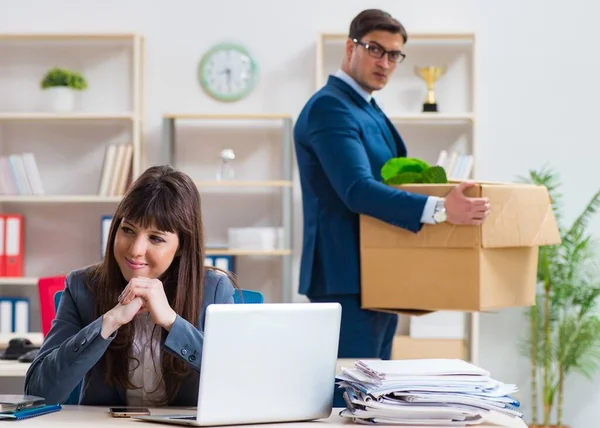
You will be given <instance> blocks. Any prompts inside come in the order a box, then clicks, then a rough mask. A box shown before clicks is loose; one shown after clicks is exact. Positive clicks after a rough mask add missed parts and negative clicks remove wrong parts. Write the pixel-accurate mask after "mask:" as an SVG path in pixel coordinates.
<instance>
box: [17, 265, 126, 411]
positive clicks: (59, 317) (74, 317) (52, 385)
mask: <svg viewBox="0 0 600 428" xmlns="http://www.w3.org/2000/svg"><path fill="white" fill-rule="evenodd" d="M78 280H79V279H78V278H75V279H73V277H72V276H71V275H70V276H68V277H67V281H66V287H65V290H64V291H63V294H62V296H61V299H60V303H59V305H58V309H57V311H56V318H55V319H54V320H53V321H52V327H51V328H50V331H49V332H48V335H47V336H46V338H45V339H44V343H43V344H42V347H41V348H40V351H39V352H38V354H37V356H36V358H35V359H34V361H33V362H32V364H31V366H30V367H29V369H28V370H27V374H26V375H25V394H31V395H37V396H40V397H44V398H45V399H46V403H47V404H61V403H64V402H65V401H66V400H67V398H68V397H69V394H70V393H71V392H72V391H73V390H74V389H75V387H76V386H77V384H78V383H79V382H80V381H81V380H82V379H83V378H84V376H85V374H86V373H87V372H88V371H89V370H90V369H92V367H94V365H95V364H96V363H97V362H98V361H99V360H100V358H101V357H102V356H103V355H104V353H105V352H106V350H107V348H108V346H109V344H110V343H111V341H112V340H113V339H114V338H115V337H116V334H117V333H116V332H115V333H113V334H112V335H111V336H110V337H108V338H107V339H104V338H103V337H102V336H101V335H100V331H101V330H102V318H103V317H102V316H101V317H99V318H97V319H96V320H95V321H93V322H92V323H90V324H89V325H87V326H84V325H83V323H82V321H81V317H80V314H79V310H78V308H77V305H76V303H75V302H76V299H75V298H74V296H73V294H74V293H76V287H72V284H71V281H78ZM78 285H79V286H83V284H78Z"/></svg>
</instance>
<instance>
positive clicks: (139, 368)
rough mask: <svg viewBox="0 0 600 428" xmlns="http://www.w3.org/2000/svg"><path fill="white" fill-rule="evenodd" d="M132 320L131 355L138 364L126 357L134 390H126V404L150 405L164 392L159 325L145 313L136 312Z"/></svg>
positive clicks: (160, 397) (158, 399) (159, 398)
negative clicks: (133, 329) (133, 323)
mask: <svg viewBox="0 0 600 428" xmlns="http://www.w3.org/2000/svg"><path fill="white" fill-rule="evenodd" d="M133 322H135V337H134V340H133V356H134V357H135V358H137V360H139V364H138V362H137V361H135V360H130V362H129V379H130V380H131V383H132V384H133V385H135V386H137V387H138V389H128V390H127V393H126V395H127V405H128V406H143V407H151V406H153V405H154V403H156V402H157V401H160V400H161V399H162V398H163V394H164V385H163V384H161V379H162V369H161V359H160V340H161V330H162V328H161V327H159V326H156V324H154V322H153V321H152V318H151V317H150V314H149V313H144V314H139V315H136V316H135V318H134V320H133ZM153 330H154V337H153V338H152V334H153ZM151 338H152V340H151Z"/></svg>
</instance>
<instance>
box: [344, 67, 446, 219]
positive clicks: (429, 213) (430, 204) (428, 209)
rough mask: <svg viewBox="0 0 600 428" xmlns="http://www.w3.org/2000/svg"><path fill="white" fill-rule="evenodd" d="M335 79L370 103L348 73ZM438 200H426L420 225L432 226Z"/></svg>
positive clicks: (433, 197) (369, 96)
mask: <svg viewBox="0 0 600 428" xmlns="http://www.w3.org/2000/svg"><path fill="white" fill-rule="evenodd" d="M335 77H337V78H339V79H341V80H343V81H344V82H346V83H347V84H348V85H349V86H350V87H351V88H352V89H354V90H355V91H356V92H357V93H358V94H359V95H360V96H361V97H363V98H364V99H365V101H367V102H368V103H370V102H371V98H372V95H371V94H370V93H369V92H367V91H366V90H365V88H363V87H362V86H360V85H359V84H358V83H357V82H356V80H354V79H353V78H352V77H351V76H350V75H348V73H346V72H345V71H344V70H341V69H340V70H338V71H336V72H335ZM439 199H440V198H438V197H435V196H429V197H428V198H427V202H426V203H425V207H424V208H423V214H422V215H421V223H430V224H434V223H435V220H434V219H433V214H434V212H435V205H436V203H437V201H438V200H439Z"/></svg>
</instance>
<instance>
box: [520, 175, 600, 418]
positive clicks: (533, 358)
mask: <svg viewBox="0 0 600 428" xmlns="http://www.w3.org/2000/svg"><path fill="white" fill-rule="evenodd" d="M521 180H522V181H526V182H529V183H533V184H538V185H543V186H546V188H547V189H548V192H549V194H550V197H551V199H552V207H553V210H554V213H555V216H556V219H557V222H558V225H559V230H560V234H561V238H562V242H561V243H560V244H558V245H551V246H545V247H540V248H539V261H538V273H537V279H538V284H539V287H538V294H537V298H536V304H535V305H534V306H532V307H531V308H529V310H528V311H527V317H528V320H529V332H528V334H527V335H526V339H525V340H524V343H523V345H524V346H523V348H522V352H523V354H524V356H526V357H528V358H529V360H530V369H531V405H532V420H531V425H530V426H531V427H561V426H563V425H562V423H563V421H562V415H563V398H564V384H565V380H566V378H567V377H568V376H569V375H570V374H572V373H579V374H581V375H583V376H585V377H587V378H591V377H592V375H593V374H594V372H595V371H596V370H597V369H598V365H599V363H600V318H599V316H598V314H597V312H596V310H597V306H596V304H597V298H598V296H599V295H600V276H599V275H598V269H597V265H596V262H597V260H598V252H597V251H596V250H597V248H596V242H595V240H594V239H593V237H592V236H591V234H590V233H589V232H588V230H587V226H588V223H589V221H590V219H591V218H592V216H593V215H594V214H595V213H596V212H597V210H598V209H599V208H600V191H597V192H596V193H595V194H594V195H593V196H592V198H591V199H590V200H589V202H588V203H587V205H586V206H585V207H584V209H583V211H581V213H580V214H579V215H578V216H577V217H576V218H575V220H574V221H573V222H572V223H571V224H570V225H568V226H565V224H564V218H563V213H562V205H561V202H562V195H561V194H560V192H559V187H560V181H559V178H558V175H557V174H556V173H555V172H554V171H553V170H551V169H548V168H543V169H541V170H540V171H530V172H529V177H525V178H522V179H521ZM540 405H541V409H540ZM540 410H541V420H538V418H539V416H540V415H539V413H540ZM553 414H555V415H556V417H555V420H556V422H555V424H554V425H551V419H552V415H553Z"/></svg>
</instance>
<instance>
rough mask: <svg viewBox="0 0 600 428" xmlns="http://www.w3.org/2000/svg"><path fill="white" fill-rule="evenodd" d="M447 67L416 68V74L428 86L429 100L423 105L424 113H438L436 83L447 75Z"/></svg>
mask: <svg viewBox="0 0 600 428" xmlns="http://www.w3.org/2000/svg"><path fill="white" fill-rule="evenodd" d="M446 70H447V67H446V66H433V65H431V66H428V67H418V66H417V67H415V74H416V75H417V76H419V77H420V78H421V79H423V80H424V81H425V83H426V84H427V98H426V99H425V102H424V103H423V112H437V111H438V105H437V101H436V99H435V92H434V87H435V83H436V82H437V81H438V80H439V79H440V78H441V77H442V76H443V75H444V74H446Z"/></svg>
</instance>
